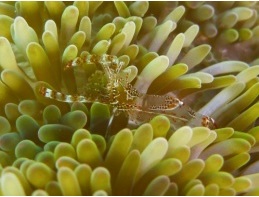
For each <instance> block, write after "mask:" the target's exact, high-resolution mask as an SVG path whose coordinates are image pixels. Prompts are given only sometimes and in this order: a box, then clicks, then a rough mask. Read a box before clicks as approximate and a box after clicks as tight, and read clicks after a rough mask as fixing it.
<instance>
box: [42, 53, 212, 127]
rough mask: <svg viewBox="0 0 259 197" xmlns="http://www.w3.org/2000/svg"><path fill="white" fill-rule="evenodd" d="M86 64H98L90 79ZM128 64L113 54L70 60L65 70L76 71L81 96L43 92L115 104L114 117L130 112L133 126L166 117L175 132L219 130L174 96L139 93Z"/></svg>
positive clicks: (71, 99) (62, 98) (64, 98)
mask: <svg viewBox="0 0 259 197" xmlns="http://www.w3.org/2000/svg"><path fill="white" fill-rule="evenodd" d="M84 64H95V65H96V66H97V70H96V71H95V72H94V73H92V74H91V76H90V77H88V78H87V77H86V76H87V73H86V71H85V69H84V67H83V65H84ZM123 65H124V63H123V62H121V61H119V59H118V58H117V57H116V56H112V55H107V54H104V55H91V54H88V55H85V56H82V57H77V58H76V59H74V60H73V61H70V62H69V63H68V64H67V65H66V67H65V70H69V69H73V71H74V75H75V79H76V85H77V93H78V95H66V94H63V93H61V92H57V91H54V90H51V89H49V88H46V87H41V89H40V93H41V94H42V95H43V96H44V97H47V98H51V99H55V100H58V101H61V102H67V103H73V102H76V101H78V102H83V103H93V102H101V103H104V104H108V105H111V107H112V108H113V115H112V118H111V120H110V124H111V122H112V119H113V117H114V116H116V115H118V114H120V113H122V112H123V113H126V115H127V116H128V119H129V123H130V124H135V125H139V124H142V123H144V122H148V121H150V120H151V119H152V118H153V117H155V116H157V115H159V114H163V115H165V116H167V117H168V118H169V120H170V122H171V125H172V127H173V128H174V129H177V128H179V127H182V126H185V125H189V126H193V127H195V126H205V127H208V128H210V129H215V128H216V124H215V122H214V120H213V119H212V118H211V117H208V116H205V115H202V114H199V113H197V112H195V111H194V110H192V109H191V108H190V107H189V106H187V105H185V104H184V103H183V102H182V101H181V100H180V99H178V98H177V97H176V96H174V95H172V94H165V95H148V94H143V93H140V92H138V91H137V90H136V89H135V88H134V87H133V86H132V85H131V84H130V83H129V81H128V73H126V72H124V71H123V70H122V67H123Z"/></svg>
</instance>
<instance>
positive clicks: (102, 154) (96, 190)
mask: <svg viewBox="0 0 259 197" xmlns="http://www.w3.org/2000/svg"><path fill="white" fill-rule="evenodd" d="M158 10H159V12H158ZM161 10H163V12H162V13H161V12H160V11H161ZM257 10H258V5H257V3H251V2H235V3H232V2H229V3H227V2H217V3H216V2H206V3H205V2H202V3H201V2H180V3H178V2H145V1H140V2H119V1H115V2H83V1H79V2H72V3H71V2H61V1H59V2H51V1H46V2H23V1H21V2H4V3H0V24H1V30H0V67H1V81H0V95H1V97H0V115H1V116H0V124H1V127H0V162H1V163H0V164H1V170H0V172H1V176H0V177H1V179H0V194H1V195H241V194H242V195H258V193H259V185H258V179H259V174H258V165H259V164H258V161H257V160H256V159H257V152H258V142H257V141H258V140H259V137H258V134H257V133H258V127H257V126H256V120H257V118H258V103H257V95H258V94H259V92H258V89H259V88H258V87H257V86H258V85H259V84H258V83H259V82H258V77H257V75H258V74H259V66H258V65H256V62H257V56H256V49H257V45H258V37H257V36H258V35H257V34H258V33H257V31H258V30H257V29H258V27H257V24H258V20H257ZM200 13H203V14H200ZM226 21H229V23H226ZM241 47H242V49H240V48H241ZM250 48H254V49H255V50H254V51H253V50H251V49H250ZM232 50H233V51H237V52H238V53H236V52H233V51H232ZM242 51H245V52H246V53H248V54H247V55H246V57H244V56H242V55H240V54H241V53H243V52H242ZM91 55H97V56H102V55H112V56H113V57H116V58H117V59H118V61H119V62H122V72H121V73H119V74H121V75H123V76H124V74H125V73H127V74H128V75H127V82H129V84H128V85H129V86H130V87H132V88H134V90H136V91H137V92H141V93H142V94H148V95H165V94H166V95H173V96H175V97H177V98H178V99H180V100H181V101H182V102H183V103H184V106H183V107H178V108H176V109H174V113H175V115H176V116H177V118H178V119H180V118H181V116H183V114H184V113H187V112H188V113H190V111H189V110H186V109H189V107H188V108H187V107H186V106H190V108H192V109H193V110H194V111H193V112H195V114H196V115H194V116H195V117H203V116H204V117H211V118H213V119H214V120H215V122H216V125H217V128H207V127H202V125H201V124H197V122H195V124H194V125H192V124H186V125H181V126H180V127H179V128H177V127H176V126H175V125H177V123H175V125H174V122H173V121H172V119H168V115H167V113H166V112H164V111H159V112H160V113H156V114H155V115H152V116H151V117H150V118H149V119H150V120H148V121H143V122H137V123H136V122H135V123H136V125H134V128H133V127H130V126H132V125H129V122H128V119H127V116H123V117H122V116H117V115H116V114H115V113H114V111H113V109H112V108H111V106H112V103H109V102H103V103H102V102H95V100H94V99H93V102H90V103H87V104H85V103H82V102H73V103H72V104H69V103H66V102H60V101H58V99H56V100H55V99H53V98H55V97H54V96H46V95H45V96H44V95H43V94H42V91H41V90H42V87H44V88H49V89H51V90H53V92H61V93H62V94H64V95H77V94H79V93H80V91H81V89H82V88H86V86H87V88H88V89H89V90H90V92H91V93H92V94H93V95H92V97H96V95H97V93H99V92H97V91H96V88H95V87H101V88H107V86H108V85H107V84H108V83H109V80H110V79H109V78H108V82H107V79H106V78H105V75H104V71H103V70H102V69H100V68H99V67H98V66H99V65H98V63H97V62H94V61H93V62H84V63H82V64H81V65H80V66H81V68H80V69H81V70H80V69H77V68H72V69H66V68H67V67H69V65H71V62H73V61H74V60H76V58H78V57H87V56H91ZM89 81H91V83H89ZM88 83H89V84H90V85H92V84H94V85H93V86H88ZM96 92H97V93H96ZM101 93H102V92H101ZM84 96H87V95H84ZM156 115H157V116H156ZM177 118H176V120H177ZM201 119H202V118H201ZM173 120H174V119H173ZM170 121H171V122H170ZM198 123H200V122H198ZM14 188H16V189H14Z"/></svg>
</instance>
